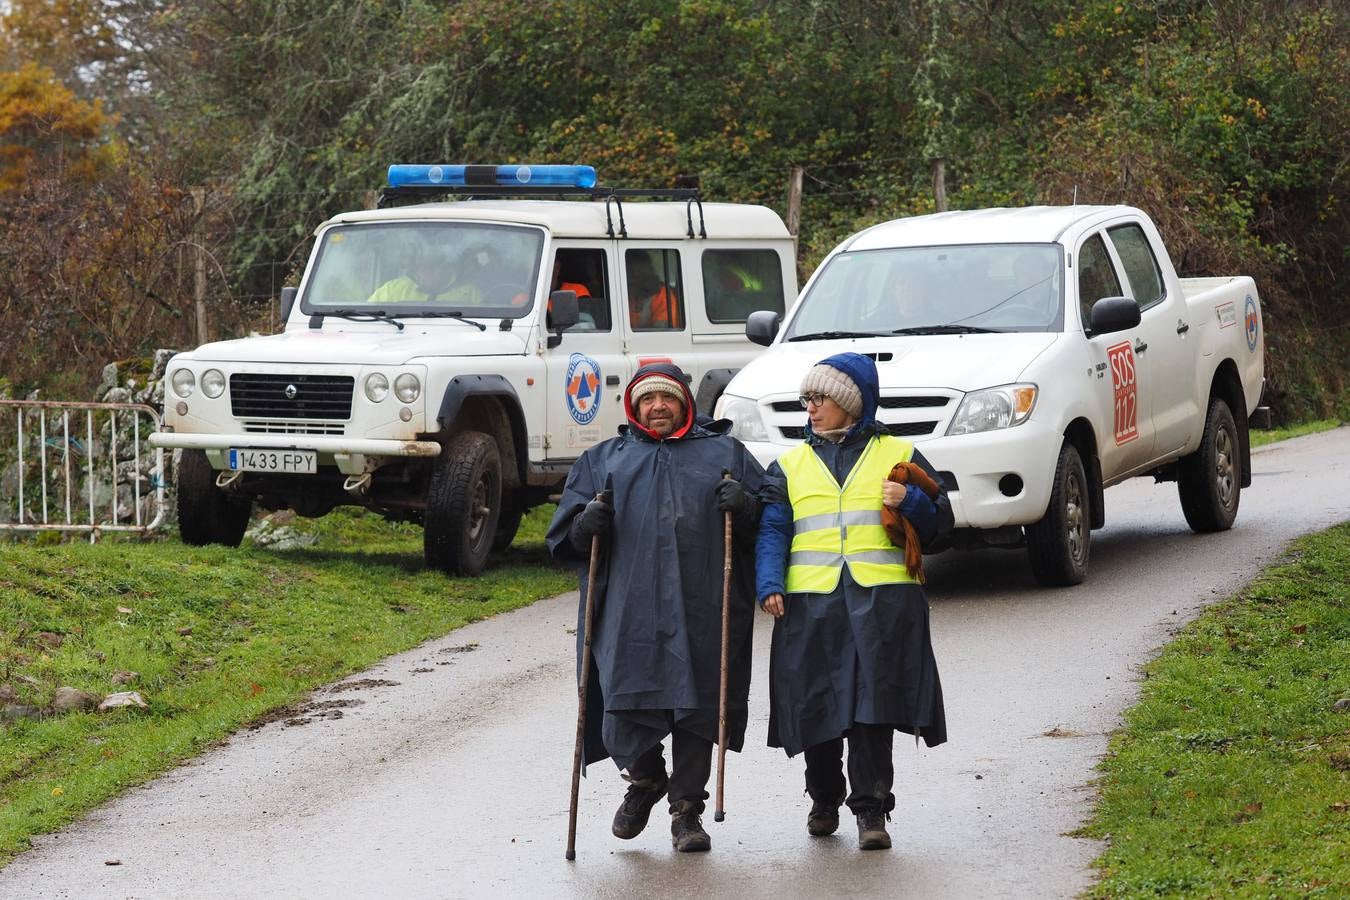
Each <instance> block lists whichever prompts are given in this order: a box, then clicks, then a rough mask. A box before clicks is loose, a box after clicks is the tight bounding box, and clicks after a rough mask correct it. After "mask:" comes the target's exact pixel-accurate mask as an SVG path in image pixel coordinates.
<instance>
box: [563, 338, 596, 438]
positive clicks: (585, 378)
mask: <svg viewBox="0 0 1350 900" xmlns="http://www.w3.org/2000/svg"><path fill="white" fill-rule="evenodd" d="M600 380H601V379H600V364H599V363H598V362H596V361H595V360H593V359H591V358H590V357H589V356H584V355H582V354H580V353H573V354H572V356H571V358H570V359H568V361H567V383H566V385H565V389H566V391H567V411H568V412H569V413H571V414H572V419H573V420H574V421H575V422H576V423H577V424H578V425H587V424H589V423H590V421H591V420H592V419H594V418H595V416H596V414H597V413H598V412H600V401H601V399H602V398H601V396H600Z"/></svg>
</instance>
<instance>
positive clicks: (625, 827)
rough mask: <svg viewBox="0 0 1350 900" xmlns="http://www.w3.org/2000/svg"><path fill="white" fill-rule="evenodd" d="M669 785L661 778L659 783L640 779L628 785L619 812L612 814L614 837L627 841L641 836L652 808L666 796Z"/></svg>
mask: <svg viewBox="0 0 1350 900" xmlns="http://www.w3.org/2000/svg"><path fill="white" fill-rule="evenodd" d="M669 783H670V782H669V781H668V780H667V779H666V778H662V779H661V780H660V781H655V780H652V779H642V780H640V781H634V782H633V783H632V784H630V785H629V786H628V793H627V794H625V795H624V798H623V803H620V804H619V811H618V812H616V813H615V814H614V825H613V826H612V827H611V828H610V830H611V831H613V832H614V836H615V837H616V838H623V839H624V840H625V841H628V840H632V839H633V838H635V837H637V836H638V835H639V834H642V829H644V828H646V827H647V819H649V818H650V817H651V814H652V807H653V806H655V805H656V803H657V801H658V800H660V799H661V798H662V797H664V796H665V795H666V787H667V786H668V785H669Z"/></svg>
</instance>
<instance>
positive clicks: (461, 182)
mask: <svg viewBox="0 0 1350 900" xmlns="http://www.w3.org/2000/svg"><path fill="white" fill-rule="evenodd" d="M511 185H515V186H519V187H570V188H593V187H595V169H594V168H593V167H591V166H528V165H507V166H414V165H397V166H390V167H389V186H390V187H461V186H468V187H475V186H482V187H503V186H511Z"/></svg>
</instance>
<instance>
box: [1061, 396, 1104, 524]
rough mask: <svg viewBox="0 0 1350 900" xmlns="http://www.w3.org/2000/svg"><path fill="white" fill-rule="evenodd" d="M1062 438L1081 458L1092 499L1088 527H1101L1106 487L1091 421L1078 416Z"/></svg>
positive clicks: (1095, 434)
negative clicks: (1072, 446)
mask: <svg viewBox="0 0 1350 900" xmlns="http://www.w3.org/2000/svg"><path fill="white" fill-rule="evenodd" d="M1064 439H1065V440H1066V441H1068V442H1069V443H1071V444H1073V445H1074V447H1075V448H1077V450H1078V456H1079V457H1080V458H1081V459H1082V460H1083V470H1084V474H1085V475H1087V480H1088V492H1089V496H1090V497H1091V499H1092V506H1091V508H1090V509H1089V510H1088V511H1089V513H1090V517H1089V519H1088V524H1089V527H1091V528H1093V529H1097V528H1101V527H1102V526H1104V525H1105V524H1106V489H1105V486H1104V485H1103V484H1102V461H1101V458H1100V457H1099V456H1098V455H1097V433H1096V432H1095V431H1093V430H1092V423H1091V422H1089V421H1088V420H1087V418H1085V417H1083V416H1079V417H1078V418H1076V419H1074V420H1073V421H1072V422H1070V423H1069V424H1068V425H1067V426H1066V427H1065V429H1064Z"/></svg>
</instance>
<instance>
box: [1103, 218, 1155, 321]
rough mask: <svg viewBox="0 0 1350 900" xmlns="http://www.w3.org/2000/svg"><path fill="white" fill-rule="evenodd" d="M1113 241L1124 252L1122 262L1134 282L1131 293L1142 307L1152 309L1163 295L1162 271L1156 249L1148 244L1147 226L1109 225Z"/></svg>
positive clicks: (1109, 232)
mask: <svg viewBox="0 0 1350 900" xmlns="http://www.w3.org/2000/svg"><path fill="white" fill-rule="evenodd" d="M1106 233H1107V234H1108V235H1110V236H1111V243H1112V244H1113V245H1114V246H1115V248H1116V254H1117V255H1118V256H1120V264H1121V265H1122V266H1124V267H1125V278H1126V279H1127V280H1128V281H1129V282H1130V296H1132V297H1133V298H1134V302H1135V303H1138V304H1139V308H1140V309H1148V308H1149V307H1150V306H1153V305H1154V304H1155V303H1158V302H1159V301H1160V300H1162V298H1163V282H1162V275H1161V274H1159V272H1158V261H1157V260H1156V259H1154V258H1153V249H1152V248H1151V247H1150V246H1149V244H1148V237H1147V236H1146V235H1145V234H1144V230H1143V229H1142V228H1140V227H1139V226H1138V225H1135V224H1133V223H1131V224H1129V225H1120V226H1117V227H1115V228H1108V229H1107V230H1106Z"/></svg>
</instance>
